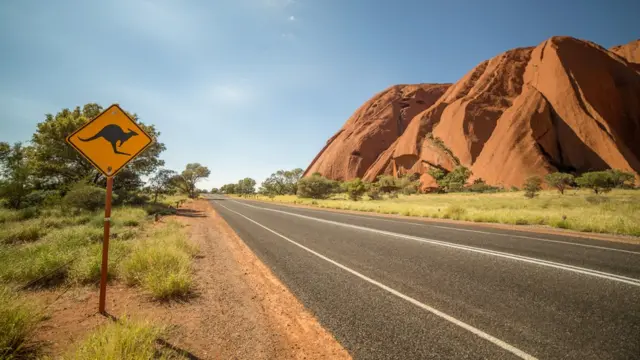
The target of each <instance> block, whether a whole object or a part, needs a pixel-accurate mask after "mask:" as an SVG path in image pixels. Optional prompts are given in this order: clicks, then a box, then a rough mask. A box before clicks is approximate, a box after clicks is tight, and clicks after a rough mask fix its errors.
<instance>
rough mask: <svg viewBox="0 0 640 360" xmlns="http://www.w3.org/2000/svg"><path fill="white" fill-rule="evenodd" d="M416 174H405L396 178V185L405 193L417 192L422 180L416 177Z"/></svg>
mask: <svg viewBox="0 0 640 360" xmlns="http://www.w3.org/2000/svg"><path fill="white" fill-rule="evenodd" d="M415 175H416V174H412V175H410V176H404V177H401V178H398V179H397V180H396V187H397V188H398V189H400V191H402V193H403V194H404V195H413V194H417V193H418V192H419V190H420V181H419V180H417V179H416V178H415Z"/></svg>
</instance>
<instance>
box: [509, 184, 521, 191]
mask: <svg viewBox="0 0 640 360" xmlns="http://www.w3.org/2000/svg"><path fill="white" fill-rule="evenodd" d="M511 191H513V192H518V191H520V189H518V187H517V186H513V185H512V186H511Z"/></svg>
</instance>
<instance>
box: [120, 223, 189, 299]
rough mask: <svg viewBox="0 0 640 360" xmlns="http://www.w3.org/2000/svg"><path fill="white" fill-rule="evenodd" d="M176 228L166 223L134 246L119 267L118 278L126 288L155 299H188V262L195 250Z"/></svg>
mask: <svg viewBox="0 0 640 360" xmlns="http://www.w3.org/2000/svg"><path fill="white" fill-rule="evenodd" d="M180 227H181V225H180V224H178V223H176V222H169V223H168V224H167V226H165V227H163V228H161V229H159V230H156V231H154V232H153V233H152V234H151V235H150V236H149V238H147V239H144V240H142V241H140V242H138V243H136V244H135V245H134V247H133V249H132V252H131V255H130V256H129V257H128V258H127V259H126V260H125V261H124V262H123V263H122V264H121V274H122V277H123V278H124V280H125V281H126V282H127V283H128V284H130V285H141V286H142V287H143V288H144V289H145V290H147V291H148V292H149V293H150V294H151V295H152V296H153V297H154V298H156V299H168V298H175V297H184V296H187V295H189V293H190V292H191V290H192V286H193V278H192V272H191V259H192V257H193V256H194V255H195V254H196V253H197V249H196V248H195V247H194V246H192V245H191V244H190V243H189V242H188V240H187V238H186V235H185V234H184V233H183V232H182V231H180V229H179V228H180Z"/></svg>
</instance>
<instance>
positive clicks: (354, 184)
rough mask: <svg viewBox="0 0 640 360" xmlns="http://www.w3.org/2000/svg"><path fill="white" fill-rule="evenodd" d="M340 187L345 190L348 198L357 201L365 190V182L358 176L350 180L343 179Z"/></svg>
mask: <svg viewBox="0 0 640 360" xmlns="http://www.w3.org/2000/svg"><path fill="white" fill-rule="evenodd" d="M342 188H343V189H344V190H346V193H347V195H349V199H351V200H353V201H358V200H360V199H361V198H362V195H364V193H365V192H366V191H367V188H366V184H365V183H364V182H362V180H361V179H360V178H355V179H353V180H350V181H345V182H344V183H343V184H342Z"/></svg>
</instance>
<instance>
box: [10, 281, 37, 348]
mask: <svg viewBox="0 0 640 360" xmlns="http://www.w3.org/2000/svg"><path fill="white" fill-rule="evenodd" d="M37 312H38V311H37V309H35V308H34V307H33V306H31V305H28V303H27V302H25V301H24V299H21V298H20V297H19V296H18V295H17V294H16V292H15V291H12V290H10V289H8V288H6V287H4V286H0V359H12V358H14V357H16V358H17V357H19V356H18V355H19V354H20V353H22V352H24V351H25V350H26V349H25V348H24V346H25V343H26V342H27V341H28V340H29V337H30V336H31V334H32V333H33V331H34V330H35V327H36V325H37V323H38V321H39V320H40V319H39V318H38V316H37Z"/></svg>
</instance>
